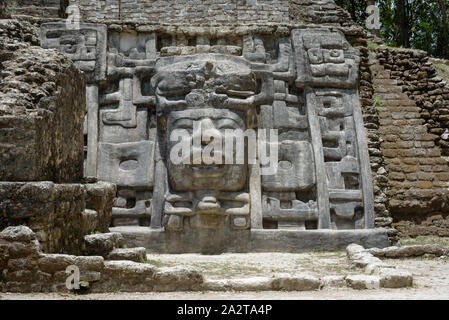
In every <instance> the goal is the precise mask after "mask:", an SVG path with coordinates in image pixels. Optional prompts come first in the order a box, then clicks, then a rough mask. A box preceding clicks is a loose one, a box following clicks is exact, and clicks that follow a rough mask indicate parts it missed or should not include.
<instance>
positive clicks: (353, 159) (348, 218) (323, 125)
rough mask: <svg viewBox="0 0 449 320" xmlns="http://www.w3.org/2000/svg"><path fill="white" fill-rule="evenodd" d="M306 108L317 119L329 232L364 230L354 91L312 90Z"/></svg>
mask: <svg viewBox="0 0 449 320" xmlns="http://www.w3.org/2000/svg"><path fill="white" fill-rule="evenodd" d="M311 91H312V93H310V94H309V95H308V97H307V101H308V104H309V105H308V107H309V108H313V109H314V114H315V115H316V117H317V118H318V119H317V120H318V124H319V130H320V132H319V136H320V137H321V141H322V146H323V156H324V159H323V160H324V163H323V164H324V166H325V169H326V184H327V185H326V188H327V190H328V194H329V207H330V211H331V212H330V218H331V221H332V227H333V228H342V227H343V226H344V227H343V228H349V229H354V228H364V216H363V214H360V211H363V207H364V199H363V196H362V195H363V183H362V172H361V166H360V154H359V147H358V143H357V141H358V140H357V130H356V125H355V119H354V108H356V107H357V108H360V107H359V106H354V103H353V101H354V100H355V99H354V98H355V96H356V91H355V90H345V89H315V90H311Z"/></svg>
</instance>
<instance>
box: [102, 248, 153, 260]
mask: <svg viewBox="0 0 449 320" xmlns="http://www.w3.org/2000/svg"><path fill="white" fill-rule="evenodd" d="M146 255H147V252H146V249H145V248H131V249H115V250H113V251H112V252H111V253H109V255H108V256H107V258H106V259H107V260H114V261H118V260H127V261H134V262H142V261H143V260H145V259H146Z"/></svg>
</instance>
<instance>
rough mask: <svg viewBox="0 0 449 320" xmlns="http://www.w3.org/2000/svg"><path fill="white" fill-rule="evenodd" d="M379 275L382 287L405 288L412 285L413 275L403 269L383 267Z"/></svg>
mask: <svg viewBox="0 0 449 320" xmlns="http://www.w3.org/2000/svg"><path fill="white" fill-rule="evenodd" d="M379 276H380V286H381V287H382V288H406V287H411V286H412V285H413V275H412V274H411V273H410V272H408V271H405V270H399V269H391V268H383V269H380V271H379Z"/></svg>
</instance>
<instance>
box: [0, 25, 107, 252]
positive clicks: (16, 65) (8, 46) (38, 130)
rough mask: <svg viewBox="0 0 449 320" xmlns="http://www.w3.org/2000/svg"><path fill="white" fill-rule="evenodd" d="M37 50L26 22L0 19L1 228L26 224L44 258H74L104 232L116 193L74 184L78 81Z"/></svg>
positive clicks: (78, 150)
mask: <svg viewBox="0 0 449 320" xmlns="http://www.w3.org/2000/svg"><path fill="white" fill-rule="evenodd" d="M38 44H39V40H38V36H37V30H36V29H35V27H33V25H31V24H30V23H28V22H24V21H21V22H19V21H18V20H0V64H1V66H2V68H1V72H0V156H1V157H0V164H1V165H0V228H5V227H8V226H14V225H27V226H29V227H31V228H32V229H33V230H34V231H35V232H37V234H38V238H39V240H40V241H42V248H43V250H45V251H46V252H57V253H60V252H64V253H74V254H78V253H79V252H81V250H82V245H83V237H84V235H85V234H88V233H91V232H96V231H100V232H107V231H108V227H109V225H110V221H111V213H112V205H113V199H114V197H115V194H116V188H115V186H114V185H112V184H109V183H98V184H80V183H78V184H75V182H80V181H81V179H82V178H83V145H84V138H83V122H84V116H85V113H86V98H85V86H86V83H85V79H84V75H83V73H82V72H80V71H79V70H78V69H76V68H75V66H74V64H73V63H72V62H71V61H70V60H69V59H68V58H66V57H65V56H64V55H62V54H59V53H58V52H56V51H54V50H45V49H42V48H41V47H39V46H38ZM47 180H48V181H47ZM43 181H47V182H43ZM49 181H52V182H49ZM56 183H64V184H56Z"/></svg>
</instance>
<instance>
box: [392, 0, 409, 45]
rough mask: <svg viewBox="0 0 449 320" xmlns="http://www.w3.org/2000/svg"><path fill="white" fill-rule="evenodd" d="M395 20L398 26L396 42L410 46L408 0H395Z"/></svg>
mask: <svg viewBox="0 0 449 320" xmlns="http://www.w3.org/2000/svg"><path fill="white" fill-rule="evenodd" d="M395 21H396V23H397V26H398V31H399V39H398V44H399V45H400V46H401V47H404V48H410V21H409V3H408V0H396V9H395Z"/></svg>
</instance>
